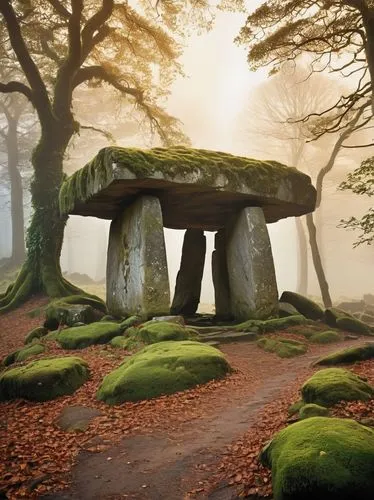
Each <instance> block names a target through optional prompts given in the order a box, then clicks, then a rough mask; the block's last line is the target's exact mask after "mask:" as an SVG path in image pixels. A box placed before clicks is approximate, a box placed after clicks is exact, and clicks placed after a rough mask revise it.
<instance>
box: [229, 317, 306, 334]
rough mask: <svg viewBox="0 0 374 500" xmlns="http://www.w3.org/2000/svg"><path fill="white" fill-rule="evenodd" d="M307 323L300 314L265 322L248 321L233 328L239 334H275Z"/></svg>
mask: <svg viewBox="0 0 374 500" xmlns="http://www.w3.org/2000/svg"><path fill="white" fill-rule="evenodd" d="M306 323H308V320H307V319H306V318H305V317H304V316H302V315H301V314H297V315H295V316H287V317H285V318H274V319H268V320H265V321H262V320H258V319H250V320H248V321H244V323H240V324H239V325H236V326H235V327H234V329H235V330H237V331H241V332H260V333H268V332H275V331H277V330H286V329H287V328H290V327H292V326H295V325H304V324H306Z"/></svg>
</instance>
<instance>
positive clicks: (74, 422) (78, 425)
mask: <svg viewBox="0 0 374 500" xmlns="http://www.w3.org/2000/svg"><path fill="white" fill-rule="evenodd" d="M100 415H102V413H101V411H100V410H98V409H97V408H90V407H89V406H79V405H77V406H66V407H65V408H63V410H62V411H61V413H60V415H59V416H58V417H57V419H56V425H57V426H58V427H60V428H61V429H62V430H63V431H67V432H71V431H85V430H86V429H87V427H88V426H89V424H90V422H91V420H93V419H94V418H95V417H99V416H100Z"/></svg>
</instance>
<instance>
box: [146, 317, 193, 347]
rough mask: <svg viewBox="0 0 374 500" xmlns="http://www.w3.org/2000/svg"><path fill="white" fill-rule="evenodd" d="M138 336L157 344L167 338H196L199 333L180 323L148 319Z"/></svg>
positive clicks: (149, 342) (147, 341) (148, 342)
mask: <svg viewBox="0 0 374 500" xmlns="http://www.w3.org/2000/svg"><path fill="white" fill-rule="evenodd" d="M138 337H139V339H140V340H141V341H142V342H144V344H155V343H157V342H165V341H167V340H196V339H197V338H198V334H197V332H195V331H194V330H193V329H191V328H186V327H184V326H182V325H180V324H178V323H169V322H167V321H148V322H147V323H144V324H143V325H141V326H140V328H139V330H138Z"/></svg>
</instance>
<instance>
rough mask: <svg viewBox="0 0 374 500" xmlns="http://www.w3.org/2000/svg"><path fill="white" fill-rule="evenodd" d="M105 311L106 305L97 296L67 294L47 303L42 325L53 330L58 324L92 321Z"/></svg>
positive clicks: (70, 324)
mask: <svg viewBox="0 0 374 500" xmlns="http://www.w3.org/2000/svg"><path fill="white" fill-rule="evenodd" d="M105 312H106V306H105V304H104V302H102V300H100V299H99V298H93V297H86V296H84V295H69V296H67V297H64V298H62V299H57V300H54V301H52V302H51V303H50V304H49V305H48V307H47V309H46V311H45V315H46V319H45V322H44V326H45V327H46V328H48V329H49V330H55V329H57V328H58V326H59V325H67V326H72V325H74V323H92V322H94V321H97V320H99V319H100V318H101V317H102V316H103V315H104V314H105Z"/></svg>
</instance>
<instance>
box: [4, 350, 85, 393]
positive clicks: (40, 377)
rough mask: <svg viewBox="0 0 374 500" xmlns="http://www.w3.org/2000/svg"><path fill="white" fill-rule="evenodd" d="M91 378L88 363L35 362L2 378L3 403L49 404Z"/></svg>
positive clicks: (69, 359)
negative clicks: (38, 402) (21, 400)
mask: <svg viewBox="0 0 374 500" xmlns="http://www.w3.org/2000/svg"><path fill="white" fill-rule="evenodd" d="M88 377H89V369H88V365H87V363H86V362H85V361H84V360H83V359H80V358H75V357H64V358H49V359H41V360H38V361H33V362H32V363H29V364H27V365H25V366H21V367H17V368H13V369H10V370H8V371H6V372H4V373H2V374H1V375H0V401H4V400H8V399H17V398H25V399H29V400H31V401H47V400H50V399H55V398H57V397H58V396H64V395H66V394H72V393H73V392H74V391H75V390H76V389H78V387H80V386H81V385H82V384H83V383H84V382H85V381H86V380H87V379H88Z"/></svg>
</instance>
